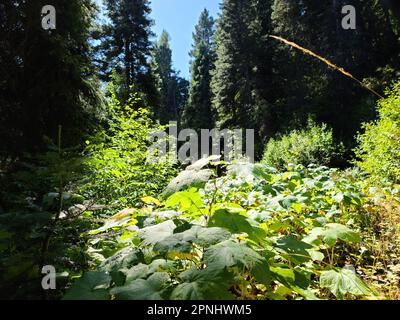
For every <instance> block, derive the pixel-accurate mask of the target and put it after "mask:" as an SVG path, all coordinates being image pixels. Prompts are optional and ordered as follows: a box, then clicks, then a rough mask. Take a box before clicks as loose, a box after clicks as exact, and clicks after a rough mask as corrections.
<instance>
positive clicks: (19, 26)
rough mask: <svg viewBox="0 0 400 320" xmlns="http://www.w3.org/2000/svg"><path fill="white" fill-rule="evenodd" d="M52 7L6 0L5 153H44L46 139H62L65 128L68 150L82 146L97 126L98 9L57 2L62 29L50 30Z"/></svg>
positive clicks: (0, 55) (1, 26)
mask: <svg viewBox="0 0 400 320" xmlns="http://www.w3.org/2000/svg"><path fill="white" fill-rule="evenodd" d="M47 4H48V2H47V1H44V0H38V1H23V0H19V1H11V0H6V1H2V3H1V5H0V12H1V13H0V15H1V19H0V46H1V49H0V64H1V67H2V71H1V72H0V83H1V84H2V85H1V89H0V90H1V92H0V99H1V101H0V105H1V111H0V112H1V117H0V118H1V120H0V122H1V123H0V127H1V133H0V134H1V136H0V140H1V141H2V143H0V148H1V149H3V148H11V149H13V150H14V151H16V152H18V151H34V150H38V149H40V148H42V147H44V144H45V143H46V141H45V140H46V138H44V137H45V136H47V137H48V138H50V139H55V138H56V137H57V132H58V126H59V125H62V128H63V142H64V145H65V146H68V145H73V144H77V143H80V142H82V139H84V135H85V133H88V131H89V130H90V129H91V128H93V125H94V124H96V123H97V122H96V116H97V115H98V113H99V109H98V106H99V100H98V95H97V83H96V80H95V76H94V68H93V65H92V62H91V60H90V47H89V35H90V34H89V30H90V27H91V24H92V20H93V17H94V14H95V12H94V10H93V8H94V4H93V2H92V1H91V0H77V1H61V0H54V1H52V5H53V6H54V7H55V8H56V14H57V16H56V18H57V20H56V21H57V24H56V29H55V30H44V29H42V27H41V23H40V22H41V21H40V12H41V9H42V7H43V6H45V5H47ZM3 68H4V69H3ZM3 119H4V122H3V121H2V120H3ZM8 143H9V145H8Z"/></svg>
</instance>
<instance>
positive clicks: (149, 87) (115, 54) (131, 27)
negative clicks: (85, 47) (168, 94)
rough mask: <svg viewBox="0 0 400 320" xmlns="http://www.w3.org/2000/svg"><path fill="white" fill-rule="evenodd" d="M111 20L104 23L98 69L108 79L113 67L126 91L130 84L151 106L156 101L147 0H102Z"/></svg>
mask: <svg viewBox="0 0 400 320" xmlns="http://www.w3.org/2000/svg"><path fill="white" fill-rule="evenodd" d="M105 3H106V6H107V14H108V18H109V20H110V22H109V23H108V24H107V25H105V26H104V27H103V29H104V30H103V34H102V41H101V45H100V48H99V49H100V52H101V54H100V56H99V58H98V60H99V61H101V70H102V75H103V79H104V80H107V81H108V80H109V77H110V75H111V72H112V69H116V71H117V73H118V74H119V75H120V76H121V77H122V78H123V79H124V84H125V94H124V96H123V97H121V98H122V99H123V100H125V99H127V98H128V97H129V93H130V91H131V90H130V87H131V86H132V85H133V86H135V88H134V90H135V91H139V92H141V93H142V94H144V97H143V98H144V101H145V103H147V104H150V105H151V106H154V105H156V104H158V99H157V98H158V97H157V95H156V92H157V91H156V89H155V86H154V75H153V74H152V73H151V69H150V65H149V63H148V60H149V57H150V55H151V40H150V38H151V37H152V36H153V33H152V31H151V26H152V24H153V21H152V20H151V18H150V13H151V8H150V2H149V1H148V0H105Z"/></svg>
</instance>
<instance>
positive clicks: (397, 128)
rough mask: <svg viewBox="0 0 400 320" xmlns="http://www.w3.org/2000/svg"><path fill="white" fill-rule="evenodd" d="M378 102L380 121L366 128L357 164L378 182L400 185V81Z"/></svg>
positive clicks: (357, 150)
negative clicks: (384, 181)
mask: <svg viewBox="0 0 400 320" xmlns="http://www.w3.org/2000/svg"><path fill="white" fill-rule="evenodd" d="M386 96H387V97H386V98H385V99H382V100H381V101H379V103H378V109H377V111H378V120H376V121H374V122H370V123H366V124H364V125H363V129H364V130H365V132H364V133H363V134H360V135H358V142H359V146H358V148H357V149H356V150H355V153H356V156H357V160H356V161H355V163H356V164H357V165H358V166H359V167H360V168H361V169H362V170H363V171H364V172H366V173H368V174H370V175H371V178H372V179H373V180H375V181H379V182H383V180H388V181H389V182H395V183H398V182H400V82H398V83H396V84H394V85H393V87H392V89H388V90H387V92H386Z"/></svg>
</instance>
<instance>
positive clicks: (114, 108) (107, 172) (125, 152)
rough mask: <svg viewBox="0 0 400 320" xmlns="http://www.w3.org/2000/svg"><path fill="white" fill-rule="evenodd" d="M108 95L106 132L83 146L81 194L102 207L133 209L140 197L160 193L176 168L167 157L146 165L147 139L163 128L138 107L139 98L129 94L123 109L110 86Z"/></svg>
mask: <svg viewBox="0 0 400 320" xmlns="http://www.w3.org/2000/svg"><path fill="white" fill-rule="evenodd" d="M110 91H111V98H110V112H111V114H112V115H111V119H110V120H109V123H108V128H107V129H104V130H102V131H100V132H98V133H97V134H96V135H94V136H93V137H92V138H91V139H90V141H87V142H86V143H87V148H86V150H85V154H84V155H85V157H86V162H85V164H86V168H87V171H88V173H87V175H86V177H85V181H84V182H83V191H84V193H85V196H86V197H88V198H90V199H95V200H96V201H98V202H102V203H104V204H114V205H117V206H121V207H123V206H133V205H135V204H137V201H138V200H139V199H140V198H141V197H143V196H147V195H154V194H158V193H159V192H161V191H162V190H163V188H164V187H165V186H166V184H167V183H168V182H169V180H170V179H172V178H173V176H174V175H175V173H176V171H175V169H174V166H175V164H174V162H173V161H171V159H168V157H167V156H164V157H160V158H159V159H158V160H157V161H156V162H155V161H148V159H147V151H148V147H149V141H148V138H149V135H150V134H151V133H153V132H156V131H160V130H164V129H165V128H164V127H163V126H160V125H159V124H158V123H157V122H155V121H154V120H153V119H152V117H151V115H150V112H149V111H148V110H146V109H143V108H141V107H140V106H141V105H142V101H141V99H140V98H139V95H138V94H132V95H131V97H130V99H129V100H128V101H127V103H126V104H125V105H122V104H121V103H120V101H118V99H117V97H116V93H115V90H114V87H113V86H111V90H110ZM152 160H154V159H152Z"/></svg>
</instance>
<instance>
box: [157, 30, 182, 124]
mask: <svg viewBox="0 0 400 320" xmlns="http://www.w3.org/2000/svg"><path fill="white" fill-rule="evenodd" d="M169 41H170V38H169V34H168V33H167V32H166V31H165V30H164V31H163V33H162V34H161V36H160V40H159V41H158V42H156V43H155V45H154V48H153V50H152V60H151V67H152V71H153V73H154V75H155V77H156V80H157V81H156V82H157V90H158V92H159V94H160V105H159V107H158V108H157V109H156V112H155V113H156V115H157V118H158V119H159V120H160V122H161V124H168V123H169V122H170V121H178V116H179V114H180V112H181V110H182V109H183V107H184V106H185V104H186V100H187V91H188V86H189V83H188V81H187V80H185V79H183V78H181V77H180V76H179V72H176V71H175V70H174V69H173V68H172V51H171V48H170V45H169Z"/></svg>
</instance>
